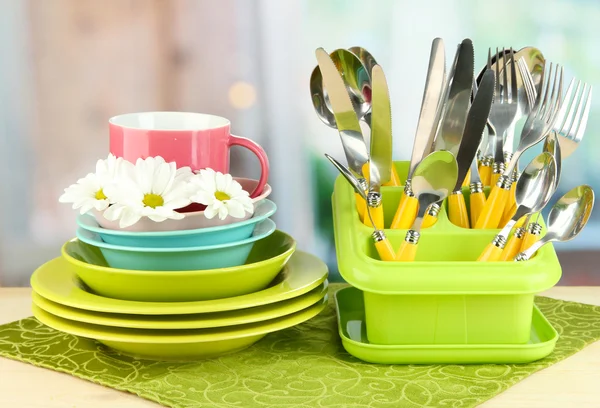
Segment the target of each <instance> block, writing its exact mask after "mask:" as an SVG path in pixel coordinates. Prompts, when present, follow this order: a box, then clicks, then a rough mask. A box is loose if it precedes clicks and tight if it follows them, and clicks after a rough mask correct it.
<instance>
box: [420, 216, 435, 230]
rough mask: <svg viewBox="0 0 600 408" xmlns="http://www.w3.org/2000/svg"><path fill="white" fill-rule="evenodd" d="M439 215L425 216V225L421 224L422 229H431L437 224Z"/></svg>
mask: <svg viewBox="0 0 600 408" xmlns="http://www.w3.org/2000/svg"><path fill="white" fill-rule="evenodd" d="M437 220H438V217H437V215H431V214H425V217H423V223H422V224H421V228H431V227H433V226H434V225H435V223H436V222H437Z"/></svg>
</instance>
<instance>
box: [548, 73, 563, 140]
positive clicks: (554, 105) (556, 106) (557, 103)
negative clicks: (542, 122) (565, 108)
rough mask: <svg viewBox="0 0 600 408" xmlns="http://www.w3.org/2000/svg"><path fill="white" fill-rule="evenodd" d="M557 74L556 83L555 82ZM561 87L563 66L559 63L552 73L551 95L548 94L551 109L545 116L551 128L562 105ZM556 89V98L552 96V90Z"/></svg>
mask: <svg viewBox="0 0 600 408" xmlns="http://www.w3.org/2000/svg"><path fill="white" fill-rule="evenodd" d="M557 76H558V85H557V83H556V81H557ZM562 87H563V67H561V66H560V65H558V64H557V65H556V71H555V75H554V84H553V86H552V95H551V96H550V101H551V105H550V107H551V109H550V112H549V115H548V116H547V119H546V123H547V124H549V125H550V127H551V128H552V127H553V126H554V122H555V121H556V117H557V116H558V112H559V110H560V107H561V105H562ZM555 91H556V98H554V92H555Z"/></svg>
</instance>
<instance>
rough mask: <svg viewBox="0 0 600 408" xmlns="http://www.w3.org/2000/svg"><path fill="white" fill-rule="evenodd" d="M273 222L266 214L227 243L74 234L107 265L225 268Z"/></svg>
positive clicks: (243, 258)
mask: <svg viewBox="0 0 600 408" xmlns="http://www.w3.org/2000/svg"><path fill="white" fill-rule="evenodd" d="M273 231H275V223H274V222H273V221H272V220H271V219H269V218H266V219H264V220H263V221H261V222H260V223H258V224H257V225H256V227H255V228H254V233H253V235H252V237H250V238H247V239H244V240H242V241H237V242H230V243H227V244H219V245H208V246H196V247H180V248H150V247H131V246H121V245H114V244H109V243H106V242H104V241H102V239H101V238H100V235H98V234H97V233H95V232H92V231H88V230H85V229H83V228H78V229H77V238H79V239H80V240H81V241H83V242H85V243H86V244H89V245H92V246H95V247H98V248H99V249H100V251H101V252H102V255H103V256H104V259H105V260H106V263H107V264H108V266H110V267H112V268H118V269H133V270H146V271H191V270H205V269H217V268H229V267H233V266H239V265H243V264H244V263H246V259H247V258H248V255H249V254H250V251H251V250H252V247H253V246H254V243H255V242H256V241H258V240H259V239H262V238H265V237H267V236H269V235H271V234H272V233H273Z"/></svg>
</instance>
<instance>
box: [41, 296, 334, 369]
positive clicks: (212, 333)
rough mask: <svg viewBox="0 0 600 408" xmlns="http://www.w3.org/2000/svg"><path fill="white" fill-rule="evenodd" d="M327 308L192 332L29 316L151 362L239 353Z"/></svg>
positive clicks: (316, 306) (321, 305) (47, 315)
mask: <svg viewBox="0 0 600 408" xmlns="http://www.w3.org/2000/svg"><path fill="white" fill-rule="evenodd" d="M326 305H327V295H325V297H324V298H323V299H322V300H320V301H319V302H317V303H315V304H314V305H312V306H310V307H308V308H306V309H304V310H301V311H299V312H296V313H293V314H291V315H288V316H285V317H280V318H277V319H271V320H267V321H264V322H259V323H250V324H244V325H240V326H233V327H227V328H213V329H196V330H146V329H124V328H119V327H109V326H100V325H96V324H89V323H81V322H76V321H73V320H69V319H63V318H62V317H58V316H55V315H53V314H51V313H48V312H46V311H44V310H43V309H40V308H39V307H38V306H36V305H35V304H33V305H32V310H33V315H34V316H35V317H36V318H37V319H38V320H39V321H41V322H42V323H44V324H45V325H47V326H50V327H52V328H53V329H56V330H60V331H63V332H65V333H69V334H74V335H76V336H82V337H88V338H91V339H95V340H97V341H99V342H100V343H103V344H105V345H106V346H108V347H111V348H113V349H115V350H117V351H120V352H123V353H125V354H129V355H134V356H137V357H141V358H149V359H153V360H191V359H201V358H213V357H217V356H220V355H223V354H229V353H233V352H236V351H239V350H242V349H244V348H246V347H249V346H250V345H252V344H254V343H256V342H257V341H258V340H260V339H261V338H263V337H264V336H265V335H266V334H267V333H271V332H274V331H279V330H283V329H287V328H288V327H292V326H295V325H298V324H300V323H303V322H305V321H307V320H309V319H311V318H313V317H314V316H316V315H317V314H319V313H320V312H321V311H322V310H323V309H324V308H325V306H326Z"/></svg>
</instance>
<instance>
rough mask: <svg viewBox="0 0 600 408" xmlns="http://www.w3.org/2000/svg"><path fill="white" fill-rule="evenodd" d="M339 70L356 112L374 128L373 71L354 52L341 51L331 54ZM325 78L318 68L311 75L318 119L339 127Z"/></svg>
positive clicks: (312, 93)
mask: <svg viewBox="0 0 600 408" xmlns="http://www.w3.org/2000/svg"><path fill="white" fill-rule="evenodd" d="M330 57H331V60H332V61H333V62H334V64H335V66H336V67H337V69H338V71H339V72H340V75H342V79H343V81H344V86H345V87H346V90H347V93H348V95H349V96H350V100H351V101H352V104H353V107H354V110H355V111H356V115H357V116H358V118H359V119H361V120H364V121H365V123H367V125H369V126H370V124H371V122H370V110H371V77H370V75H371V71H370V69H369V68H367V67H365V66H364V65H363V63H362V62H361V60H360V59H359V58H358V57H357V56H356V55H355V54H353V53H352V52H350V51H348V50H344V49H338V50H335V51H333V52H332V53H331V54H330ZM323 84H324V81H323V75H322V72H321V69H320V67H319V66H318V65H317V66H316V67H315V69H314V70H313V72H312V74H311V76H310V94H311V99H312V102H313V107H314V108H315V112H316V113H317V116H318V117H319V119H321V121H322V122H323V123H325V124H326V125H327V126H329V127H331V128H337V125H336V119H335V115H334V112H333V109H332V107H331V102H330V100H329V95H328V93H327V89H325V88H324V87H323Z"/></svg>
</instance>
